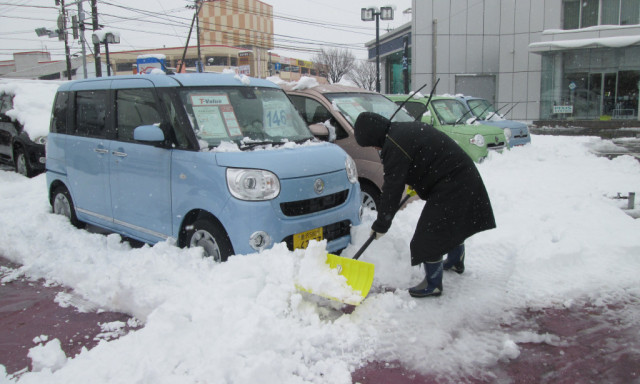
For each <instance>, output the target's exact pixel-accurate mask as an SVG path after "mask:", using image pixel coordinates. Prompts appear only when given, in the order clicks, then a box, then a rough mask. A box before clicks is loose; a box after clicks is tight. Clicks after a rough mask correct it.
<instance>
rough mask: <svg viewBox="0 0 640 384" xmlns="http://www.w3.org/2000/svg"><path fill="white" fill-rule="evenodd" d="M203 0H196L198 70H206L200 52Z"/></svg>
mask: <svg viewBox="0 0 640 384" xmlns="http://www.w3.org/2000/svg"><path fill="white" fill-rule="evenodd" d="M199 1H201V0H195V3H196V35H197V39H196V41H197V44H198V61H197V62H196V70H197V71H198V72H204V63H203V62H202V54H201V53H200V8H202V5H200V7H198V2H199Z"/></svg>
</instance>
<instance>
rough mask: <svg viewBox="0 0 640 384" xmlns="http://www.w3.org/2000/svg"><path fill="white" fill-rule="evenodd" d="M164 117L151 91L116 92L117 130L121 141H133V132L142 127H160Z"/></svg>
mask: <svg viewBox="0 0 640 384" xmlns="http://www.w3.org/2000/svg"><path fill="white" fill-rule="evenodd" d="M161 122H162V117H161V114H160V112H159V111H158V109H157V104H156V99H155V97H154V95H153V91H152V90H151V89H148V88H146V89H123V90H118V91H117V92H116V127H117V128H116V130H117V137H118V140H120V141H133V130H134V129H135V128H136V127H139V126H141V125H158V126H159V125H160V123H161Z"/></svg>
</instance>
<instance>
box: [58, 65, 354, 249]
mask: <svg viewBox="0 0 640 384" xmlns="http://www.w3.org/2000/svg"><path fill="white" fill-rule="evenodd" d="M50 131H51V132H50V134H49V139H48V142H47V149H46V154H47V159H46V167H47V174H46V177H47V185H48V189H49V200H50V203H51V205H52V208H53V212H54V213H58V214H63V215H65V216H67V217H68V218H69V219H70V220H71V222H72V223H73V224H75V225H77V226H82V225H83V224H84V223H90V224H92V225H95V226H98V227H101V228H105V229H107V230H109V231H112V232H115V233H119V234H121V235H123V236H126V237H129V238H133V239H136V240H139V241H142V242H146V243H150V244H154V243H156V242H159V241H164V240H167V239H175V241H176V243H177V245H178V246H181V247H188V246H190V247H195V246H201V247H203V248H204V252H205V255H207V256H212V257H214V259H215V260H216V261H224V260H226V259H227V258H228V257H229V256H231V255H234V254H246V253H253V252H257V251H260V250H263V249H265V248H269V247H271V246H273V244H275V243H280V242H285V243H286V244H287V245H288V246H289V248H290V249H294V248H303V247H305V246H306V244H307V243H308V242H309V241H310V240H311V239H318V240H319V239H326V240H327V250H328V251H329V252H337V251H339V250H341V249H343V248H345V247H346V246H347V245H348V244H349V242H350V229H351V226H353V225H358V224H359V223H360V219H361V208H360V201H361V198H360V187H359V184H358V175H357V171H356V167H355V163H354V161H353V160H352V159H351V158H350V157H349V156H348V155H347V154H346V153H345V152H344V151H343V150H342V149H341V148H340V147H338V146H337V145H334V144H330V143H324V142H318V141H316V140H315V139H314V138H313V135H312V134H311V132H310V131H309V129H308V127H307V126H306V124H305V123H304V121H303V120H302V119H301V117H300V116H299V115H298V113H297V112H296V109H295V108H294V106H293V105H292V104H291V102H290V101H289V99H288V98H287V96H286V95H285V93H284V92H283V91H282V89H280V88H279V87H278V86H277V85H275V84H273V83H272V82H270V81H267V80H261V79H254V78H248V77H245V76H242V77H241V76H237V75H233V74H175V75H174V74H169V75H137V76H115V77H106V78H99V79H87V80H78V81H72V82H68V83H64V84H63V85H61V86H60V87H59V89H58V93H57V96H56V99H55V102H54V108H53V114H52V120H51V126H50Z"/></svg>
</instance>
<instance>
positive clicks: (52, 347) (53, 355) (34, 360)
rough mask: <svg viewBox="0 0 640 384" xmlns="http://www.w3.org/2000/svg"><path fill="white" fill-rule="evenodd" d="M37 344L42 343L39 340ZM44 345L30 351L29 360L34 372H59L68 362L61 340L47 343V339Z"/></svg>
mask: <svg viewBox="0 0 640 384" xmlns="http://www.w3.org/2000/svg"><path fill="white" fill-rule="evenodd" d="M34 341H36V340H34ZM36 342H38V343H39V342H40V341H39V340H38V341H36ZM42 342H43V343H44V344H40V345H37V346H35V347H33V348H31V349H30V350H29V358H30V359H31V364H32V366H33V371H34V372H40V371H42V370H47V371H48V372H52V371H57V370H58V369H60V368H62V367H63V366H64V365H65V363H66V362H67V356H66V355H65V354H64V351H63V350H62V345H61V344H60V340H58V339H53V340H51V341H49V342H46V337H45V338H44V340H43V341H42Z"/></svg>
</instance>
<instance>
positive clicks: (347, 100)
mask: <svg viewBox="0 0 640 384" xmlns="http://www.w3.org/2000/svg"><path fill="white" fill-rule="evenodd" d="M325 96H326V97H327V99H329V101H331V103H332V104H333V105H334V107H335V108H336V109H337V110H339V111H340V112H341V113H342V115H343V116H344V117H345V118H346V119H347V120H348V121H349V123H351V125H353V124H355V122H356V119H357V118H358V116H359V115H360V114H361V113H362V112H375V113H377V114H379V115H382V116H384V117H386V118H387V119H389V118H391V116H392V115H393V114H394V113H395V117H394V118H393V121H413V120H414V119H413V117H411V116H410V115H409V114H408V113H406V112H405V111H402V110H400V111H398V112H397V113H396V111H397V110H398V106H397V105H396V104H395V103H394V102H393V101H391V100H389V99H387V98H386V97H384V96H382V95H380V94H377V93H355V92H349V93H331V94H326V95H325Z"/></svg>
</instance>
